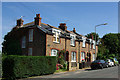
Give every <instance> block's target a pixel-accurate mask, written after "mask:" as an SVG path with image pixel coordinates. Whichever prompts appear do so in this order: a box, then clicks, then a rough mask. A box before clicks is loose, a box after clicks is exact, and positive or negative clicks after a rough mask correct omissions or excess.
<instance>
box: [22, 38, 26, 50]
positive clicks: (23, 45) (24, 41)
mask: <svg viewBox="0 0 120 80" xmlns="http://www.w3.org/2000/svg"><path fill="white" fill-rule="evenodd" d="M25 44H26V37H25V36H23V37H22V48H25V47H26V46H25Z"/></svg>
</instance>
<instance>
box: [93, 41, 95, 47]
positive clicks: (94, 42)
mask: <svg viewBox="0 0 120 80" xmlns="http://www.w3.org/2000/svg"><path fill="white" fill-rule="evenodd" d="M93 49H95V41H93Z"/></svg>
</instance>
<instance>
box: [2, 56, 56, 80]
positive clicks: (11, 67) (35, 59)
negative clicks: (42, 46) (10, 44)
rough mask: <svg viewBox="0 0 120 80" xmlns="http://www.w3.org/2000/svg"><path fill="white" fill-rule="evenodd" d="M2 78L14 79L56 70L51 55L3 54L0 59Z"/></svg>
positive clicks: (54, 59) (53, 58) (54, 60)
mask: <svg viewBox="0 0 120 80" xmlns="http://www.w3.org/2000/svg"><path fill="white" fill-rule="evenodd" d="M2 67H3V69H2V70H3V78H7V79H16V78H23V77H29V76H37V75H44V74H52V73H54V72H55V70H56V57H53V56H15V55H14V56H13V55H12V56H5V57H3V60H2Z"/></svg>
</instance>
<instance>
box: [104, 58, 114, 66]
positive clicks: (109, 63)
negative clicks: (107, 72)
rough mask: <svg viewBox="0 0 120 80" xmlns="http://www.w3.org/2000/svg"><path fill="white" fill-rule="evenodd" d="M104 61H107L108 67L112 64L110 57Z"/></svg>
mask: <svg viewBox="0 0 120 80" xmlns="http://www.w3.org/2000/svg"><path fill="white" fill-rule="evenodd" d="M106 62H108V66H109V67H112V66H114V62H113V61H112V60H111V59H107V60H106Z"/></svg>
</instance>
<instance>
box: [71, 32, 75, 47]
mask: <svg viewBox="0 0 120 80" xmlns="http://www.w3.org/2000/svg"><path fill="white" fill-rule="evenodd" d="M70 37H71V41H70V45H71V46H75V35H73V34H70Z"/></svg>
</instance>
